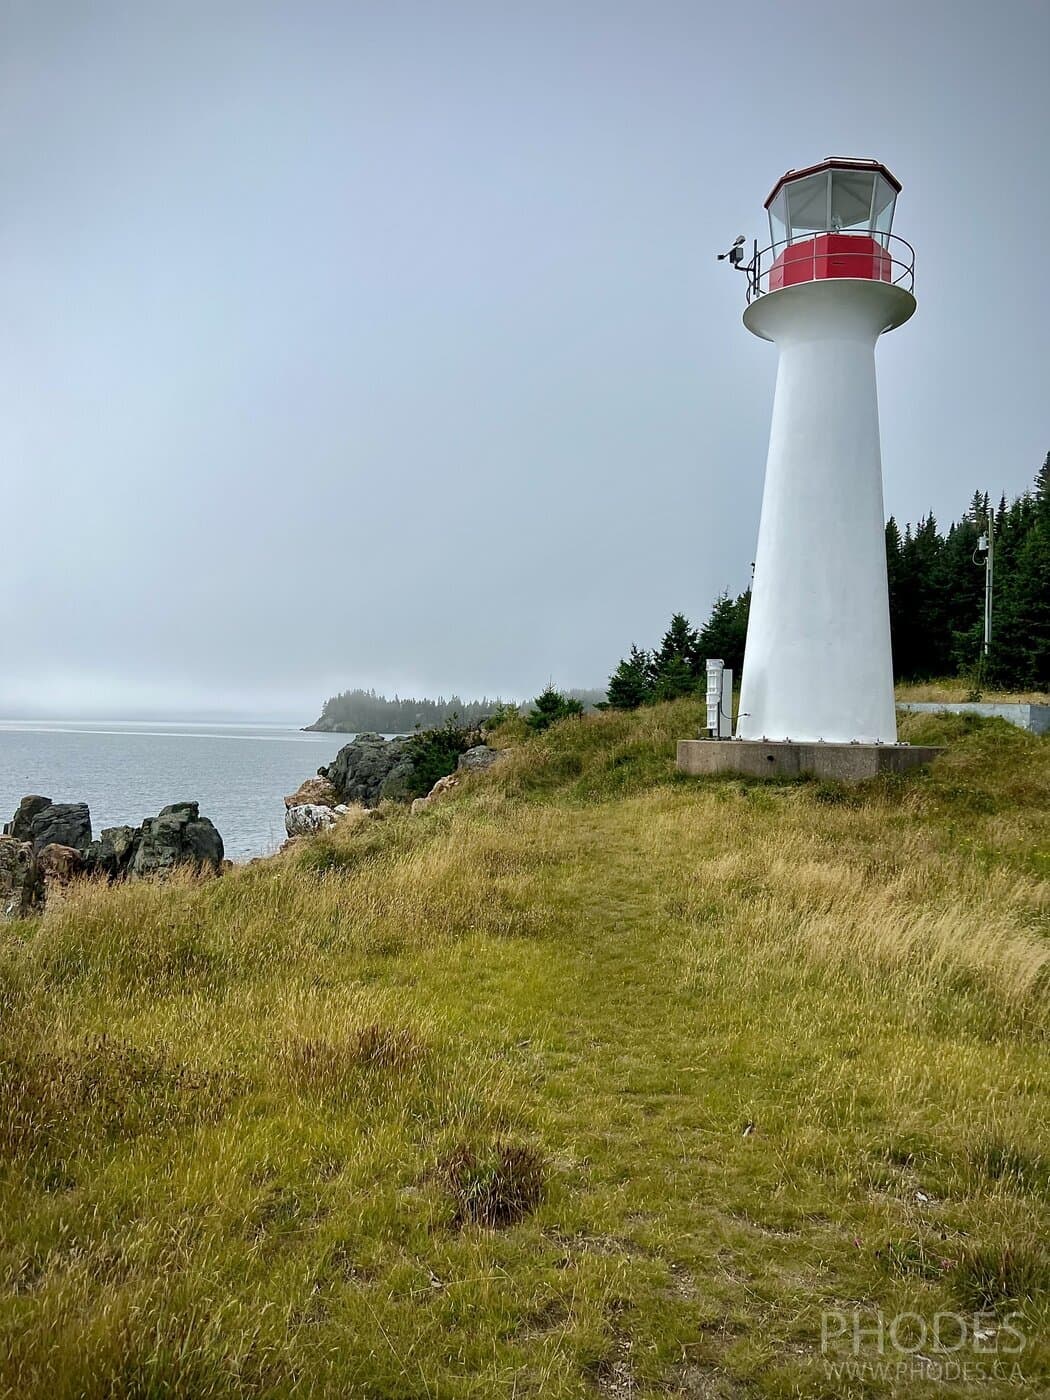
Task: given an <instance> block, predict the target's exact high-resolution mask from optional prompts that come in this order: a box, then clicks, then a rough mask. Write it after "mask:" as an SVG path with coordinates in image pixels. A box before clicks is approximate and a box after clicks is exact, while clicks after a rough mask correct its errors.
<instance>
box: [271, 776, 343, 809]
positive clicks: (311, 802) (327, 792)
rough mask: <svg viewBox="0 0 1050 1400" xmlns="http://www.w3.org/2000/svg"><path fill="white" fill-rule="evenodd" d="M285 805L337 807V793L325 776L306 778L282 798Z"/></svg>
mask: <svg viewBox="0 0 1050 1400" xmlns="http://www.w3.org/2000/svg"><path fill="white" fill-rule="evenodd" d="M284 805H285V807H289V808H291V807H306V806H311V807H337V806H338V805H339V794H338V793H337V792H336V790H335V786H334V784H333V783H331V782H330V781H329V780H328V779H327V778H322V777H321V776H320V775H318V777H316V778H307V779H306V781H305V782H304V783H301V784H300V785H299V788H298V790H297V791H296V792H293V793H292V794H291V796H289V797H286V798H285V799H284Z"/></svg>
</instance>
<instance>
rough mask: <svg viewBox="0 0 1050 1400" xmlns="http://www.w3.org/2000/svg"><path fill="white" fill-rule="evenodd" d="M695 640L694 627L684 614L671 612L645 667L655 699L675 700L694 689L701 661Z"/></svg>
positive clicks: (696, 639)
mask: <svg viewBox="0 0 1050 1400" xmlns="http://www.w3.org/2000/svg"><path fill="white" fill-rule="evenodd" d="M698 643H699V638H698V636H697V631H696V628H695V627H692V626H690V624H689V619H688V618H687V617H686V616H685V614H684V613H675V614H674V616H673V617H672V618H671V625H670V627H668V629H667V631H666V632H665V633H664V638H663V641H662V642H661V643H660V646H659V648H658V649H657V651H656V652H655V653H654V655H653V658H652V662H651V664H650V668H649V678H650V681H651V683H652V689H653V695H654V696H655V697H656V699H658V700H675V699H677V698H678V696H680V695H691V694H692V693H693V692H694V691H695V690H696V688H697V679H698V677H699V675H700V669H701V664H702V663H701V661H700V655H699V651H698V650H697V648H698Z"/></svg>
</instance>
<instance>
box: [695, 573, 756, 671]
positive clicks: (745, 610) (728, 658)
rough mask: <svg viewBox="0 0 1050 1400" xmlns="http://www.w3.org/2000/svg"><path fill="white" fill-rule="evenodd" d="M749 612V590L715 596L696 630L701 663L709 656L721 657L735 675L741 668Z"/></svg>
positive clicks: (742, 665) (742, 666)
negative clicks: (703, 619) (698, 628)
mask: <svg viewBox="0 0 1050 1400" xmlns="http://www.w3.org/2000/svg"><path fill="white" fill-rule="evenodd" d="M750 611H751V590H750V588H749V589H748V590H747V591H746V593H741V594H740V596H739V597H737V598H730V596H729V594H728V593H721V594H719V596H718V597H717V598H716V599H715V602H714V606H713V607H712V609H711V616H710V617H709V618H708V619H707V621H706V622H705V623H704V625H703V627H702V628H701V629H700V637H699V641H698V643H697V650H698V652H699V655H700V658H701V666H703V665H704V664H705V663H706V661H707V659H708V658H709V657H721V659H722V660H723V661H724V662H725V664H726V665H727V666H728V667H730V668H731V669H732V671H733V674H734V676H736V677H737V678H739V676H740V673H741V672H742V670H743V668H744V644H745V642H746V641H747V619H748V615H749V613H750Z"/></svg>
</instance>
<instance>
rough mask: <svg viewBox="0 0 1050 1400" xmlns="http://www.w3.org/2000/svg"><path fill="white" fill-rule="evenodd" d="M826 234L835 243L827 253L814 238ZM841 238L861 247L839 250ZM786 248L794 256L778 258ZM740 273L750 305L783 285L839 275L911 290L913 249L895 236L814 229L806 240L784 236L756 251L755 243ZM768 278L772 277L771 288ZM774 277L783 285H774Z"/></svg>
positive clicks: (756, 245)
mask: <svg viewBox="0 0 1050 1400" xmlns="http://www.w3.org/2000/svg"><path fill="white" fill-rule="evenodd" d="M826 236H830V237H833V238H834V239H835V240H836V246H835V247H834V248H833V249H829V248H828V246H827V244H826V243H825V244H823V245H822V246H821V245H818V240H820V239H823V238H825V237H826ZM843 238H856V239H858V240H860V239H863V241H864V245H865V246H864V247H863V248H857V249H856V251H852V250H849V249H844V248H842V246H841V243H839V240H841V239H843ZM790 249H795V250H796V252H795V254H794V255H789V256H787V257H783V254H785V253H786V252H788V250H790ZM829 263H830V264H833V265H834V270H829V268H828V264H829ZM807 264H808V266H807ZM740 270H741V272H745V273H747V301H748V305H749V306H750V304H751V302H753V301H755V300H756V299H757V298H758V297H761V296H765V295H766V294H767V293H769V292H771V291H779V290H780V288H781V287H782V286H793V285H795V284H796V283H799V282H820V281H825V280H834V279H835V278H839V277H842V278H849V277H857V278H859V279H862V280H863V281H865V282H886V283H889V284H890V285H892V286H894V287H903V288H904V290H905V291H906V292H911V291H914V289H915V249H914V248H913V247H912V246H911V244H910V243H908V242H907V241H906V240H905V239H903V238H898V236H897V235H896V234H895V233H871V232H868V231H866V230H860V229H848V230H846V229H837V228H825V229H815V230H814V231H813V232H812V233H810V234H807V236H806V237H805V238H794V239H790V240H789V239H786V238H785V239H782V240H780V241H779V242H777V243H771V244H770V245H769V247H768V248H762V249H761V250H760V249H759V246H758V241H757V239H756V241H755V248H754V253H753V254H752V257H751V261H750V262H749V263H747V264H742V265H741V267H740ZM771 274H772V275H773V277H774V285H773V286H772V287H771V286H770V275H771ZM778 275H779V277H781V278H782V279H783V280H782V281H777V277H778Z"/></svg>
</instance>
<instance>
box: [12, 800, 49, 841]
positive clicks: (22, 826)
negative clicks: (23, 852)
mask: <svg viewBox="0 0 1050 1400" xmlns="http://www.w3.org/2000/svg"><path fill="white" fill-rule="evenodd" d="M50 806H51V799H50V797H38V796H37V795H36V794H35V793H31V794H30V795H29V796H28V797H23V798H22V800H21V802H20V803H19V804H18V811H17V812H16V813H15V814H14V816H13V817H12V818H11V820H10V821H9V822H8V823H7V824H6V825H5V827H4V835H5V836H13V837H15V839H16V840H18V841H31V840H32V839H33V818H34V817H35V816H36V815H37V813H38V812H42V811H43V810H44V808H45V807H50Z"/></svg>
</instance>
